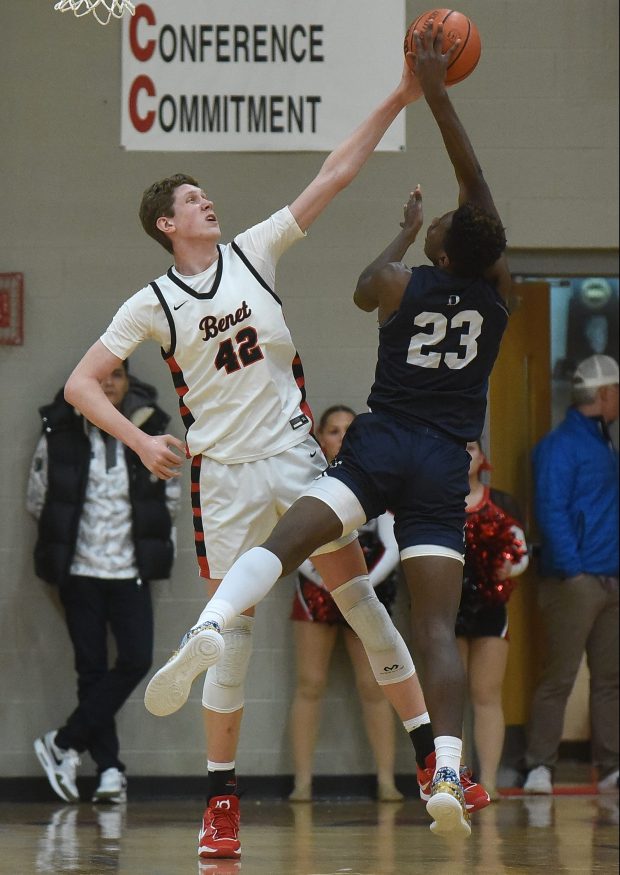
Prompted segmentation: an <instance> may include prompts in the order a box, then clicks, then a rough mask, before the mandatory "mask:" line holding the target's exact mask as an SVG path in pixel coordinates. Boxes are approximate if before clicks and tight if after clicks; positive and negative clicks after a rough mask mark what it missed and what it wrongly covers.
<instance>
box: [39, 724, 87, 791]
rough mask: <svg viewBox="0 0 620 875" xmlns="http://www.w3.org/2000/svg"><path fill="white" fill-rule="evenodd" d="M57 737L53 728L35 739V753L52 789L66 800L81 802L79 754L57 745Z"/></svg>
mask: <svg viewBox="0 0 620 875" xmlns="http://www.w3.org/2000/svg"><path fill="white" fill-rule="evenodd" d="M55 738H56V730H54V729H52V730H51V731H50V732H46V733H45V735H42V736H41V738H37V739H35V742H34V750H35V753H36V755H37V756H38V758H39V762H40V763H41V765H42V766H43V769H44V770H45V774H46V775H47V780H48V781H49V782H50V784H51V787H52V790H54V792H55V793H56V794H57V795H58V796H60V798H61V799H63V800H64V801H65V802H79V800H80V794H79V793H78V789H77V784H76V783H75V779H76V770H77V767H78V766H79V764H80V757H79V754H78V752H77V751H75V750H73V749H71V748H69V749H68V750H62V749H61V748H59V747H56V745H55V744H54V739H55Z"/></svg>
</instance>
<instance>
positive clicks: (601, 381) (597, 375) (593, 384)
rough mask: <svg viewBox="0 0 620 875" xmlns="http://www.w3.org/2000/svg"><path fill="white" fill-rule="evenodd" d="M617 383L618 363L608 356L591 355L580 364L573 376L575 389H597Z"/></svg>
mask: <svg viewBox="0 0 620 875" xmlns="http://www.w3.org/2000/svg"><path fill="white" fill-rule="evenodd" d="M618 382H619V371H618V362H617V361H616V360H615V359H612V358H611V356H608V355H591V356H590V358H587V359H584V360H583V361H582V362H580V364H579V365H578V366H577V368H576V369H575V373H574V374H573V388H575V389H598V387H599V386H613V384H614V383H618Z"/></svg>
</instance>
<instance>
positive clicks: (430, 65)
mask: <svg viewBox="0 0 620 875" xmlns="http://www.w3.org/2000/svg"><path fill="white" fill-rule="evenodd" d="M413 42H414V45H415V54H414V55H412V56H411V57H412V58H413V62H412V63H413V67H414V70H415V75H416V77H417V79H418V81H419V83H420V86H421V87H422V90H423V92H424V94H428V92H429V91H433V90H436V89H437V88H444V87H445V85H444V83H445V80H446V74H447V72H448V66H449V64H450V60H451V59H452V55H453V54H454V53H455V52H456V51H457V49H458V48H459V46H460V45H461V41H460V39H457V40H456V41H455V42H454V44H453V45H451V46H450V48H449V49H448V50H447V51H446V52H444V50H443V47H444V39H443V25H442V24H439V26H438V27H437V33H436V34H435V36H433V22H432V21H428V22H427V24H426V26H425V27H424V29H423V31H422V32H421V33H420V32H419V31H417V30H415V31H414V32H413ZM407 58H409V55H408V56H407Z"/></svg>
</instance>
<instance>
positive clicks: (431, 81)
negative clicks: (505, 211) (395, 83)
mask: <svg viewBox="0 0 620 875" xmlns="http://www.w3.org/2000/svg"><path fill="white" fill-rule="evenodd" d="M413 39H414V42H415V47H416V54H415V57H414V56H410V57H411V58H412V60H413V64H414V66H415V71H416V75H417V77H418V80H419V82H420V85H421V87H422V90H423V92H424V97H425V99H426V102H427V104H428V106H429V108H430V110H431V112H432V113H433V116H434V118H435V121H436V122H437V125H438V127H439V130H440V132H441V136H442V138H443V141H444V144H445V147H446V151H447V153H448V157H449V158H450V161H451V162H452V166H453V167H454V172H455V175H456V179H457V182H458V185H459V204H463V203H466V202H469V203H475V204H476V205H477V206H479V207H482V208H483V209H485V210H487V211H488V212H490V213H492V214H493V215H494V216H497V218H499V216H498V214H497V210H496V208H495V204H494V203H493V198H492V197H491V192H490V190H489V187H488V185H487V183H486V180H485V178H484V176H483V174H482V168H481V167H480V164H479V163H478V159H477V158H476V154H475V152H474V148H473V146H472V144H471V142H470V139H469V137H468V135H467V133H466V131H465V128H464V127H463V125H462V124H461V121H460V119H459V117H458V115H457V114H456V110H455V109H454V106H453V105H452V101H451V100H450V97H449V95H448V91H447V89H446V86H445V78H446V72H447V70H448V65H449V63H450V59H451V57H452V55H453V53H454V52H455V51H456V50H457V49H458V47H459V45H460V43H459V42H458V41H457V42H456V43H455V44H454V45H453V46H451V47H450V49H448V51H447V52H445V53H444V52H443V27H442V25H439V28H438V30H437V34H436V36H435V37H433V33H432V28H431V27H430V26H429V27H426V28H425V29H424V31H423V32H422V33H418V32H417V31H416V32H415V33H414V35H413Z"/></svg>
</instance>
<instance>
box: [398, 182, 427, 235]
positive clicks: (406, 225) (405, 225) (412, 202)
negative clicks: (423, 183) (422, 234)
mask: <svg viewBox="0 0 620 875" xmlns="http://www.w3.org/2000/svg"><path fill="white" fill-rule="evenodd" d="M403 211H404V218H403V221H402V222H401V223H400V227H401V228H402V229H403V230H404V231H410V232H411V233H413V234H417V233H418V231H419V230H420V228H421V227H422V224H423V221H424V214H423V211H422V189H421V188H420V186H419V185H416V187H415V189H414V190H413V191H412V192H411V193H410V195H409V200H408V201H407V203H406V204H404V206H403Z"/></svg>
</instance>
